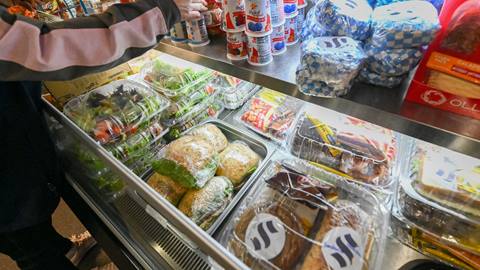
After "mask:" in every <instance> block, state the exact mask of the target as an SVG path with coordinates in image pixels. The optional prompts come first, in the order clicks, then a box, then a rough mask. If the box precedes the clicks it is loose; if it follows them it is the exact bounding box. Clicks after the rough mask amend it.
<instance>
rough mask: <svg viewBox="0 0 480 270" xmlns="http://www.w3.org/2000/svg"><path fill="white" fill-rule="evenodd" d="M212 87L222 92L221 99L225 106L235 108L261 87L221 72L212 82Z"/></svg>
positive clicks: (230, 108)
mask: <svg viewBox="0 0 480 270" xmlns="http://www.w3.org/2000/svg"><path fill="white" fill-rule="evenodd" d="M212 87H214V88H215V89H218V91H219V92H220V99H221V100H222V102H223V105H224V106H225V108H227V109H229V110H235V109H237V108H239V107H240V106H242V105H243V104H245V102H246V101H247V100H248V99H249V98H250V97H251V96H252V95H253V94H255V92H256V91H258V90H259V89H260V86H258V85H256V84H253V83H251V82H247V81H244V80H240V79H238V78H235V77H232V76H228V75H224V74H219V75H218V76H217V78H216V79H215V80H214V81H213V82H212Z"/></svg>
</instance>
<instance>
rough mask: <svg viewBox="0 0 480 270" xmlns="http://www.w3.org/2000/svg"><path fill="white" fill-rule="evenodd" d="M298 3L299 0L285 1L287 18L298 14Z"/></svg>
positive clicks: (284, 7)
mask: <svg viewBox="0 0 480 270" xmlns="http://www.w3.org/2000/svg"><path fill="white" fill-rule="evenodd" d="M297 6H298V1H297V0H283V9H284V11H285V15H286V16H287V17H291V16H293V14H296V12H297Z"/></svg>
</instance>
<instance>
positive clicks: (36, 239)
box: [0, 219, 77, 270]
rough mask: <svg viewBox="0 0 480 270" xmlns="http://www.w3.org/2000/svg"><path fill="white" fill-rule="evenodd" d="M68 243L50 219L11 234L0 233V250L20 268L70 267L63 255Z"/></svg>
mask: <svg viewBox="0 0 480 270" xmlns="http://www.w3.org/2000/svg"><path fill="white" fill-rule="evenodd" d="M71 246H72V242H70V240H68V239H66V238H63V237H62V236H61V235H59V234H58V233H57V232H56V231H55V229H54V228H53V227H52V221H51V220H50V219H49V220H48V221H46V222H43V223H41V224H38V225H36V226H34V227H30V228H25V229H22V230H19V231H16V232H13V233H3V234H0V252H1V253H5V254H7V255H8V256H10V257H11V258H12V259H13V260H15V261H16V262H17V265H18V267H20V268H21V269H22V270H46V269H48V270H57V269H58V270H74V269H77V268H76V267H75V266H73V264H72V263H71V262H70V261H69V260H68V259H67V258H66V257H65V254H66V253H67V252H68V251H69V250H70V248H71Z"/></svg>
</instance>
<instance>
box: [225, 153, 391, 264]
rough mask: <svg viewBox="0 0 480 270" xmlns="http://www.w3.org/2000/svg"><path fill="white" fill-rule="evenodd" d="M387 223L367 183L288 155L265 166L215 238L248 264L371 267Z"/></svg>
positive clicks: (380, 253)
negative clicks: (365, 186)
mask: <svg viewBox="0 0 480 270" xmlns="http://www.w3.org/2000/svg"><path fill="white" fill-rule="evenodd" d="M305 169H306V170H307V172H305ZM387 221H388V215H387V211H386V209H385V208H384V207H383V206H382V205H381V204H380V203H379V202H378V201H377V199H376V197H375V196H374V195H373V194H372V193H370V192H369V191H368V190H367V189H365V188H362V187H361V186H358V185H355V184H353V183H350V182H348V181H345V180H343V179H342V178H341V177H338V176H336V175H333V174H330V173H329V172H327V171H324V170H321V169H318V168H313V167H310V165H309V164H308V163H306V162H305V161H302V160H299V159H295V158H293V157H289V158H287V159H275V160H274V161H272V162H270V163H269V164H268V165H267V166H266V168H265V170H264V171H263V172H262V175H261V176H260V177H259V179H257V180H256V184H255V186H253V187H252V189H251V190H250V192H249V193H248V194H247V195H246V196H245V197H244V199H243V200H242V201H241V202H240V203H239V206H238V207H237V209H236V210H235V212H233V213H232V214H231V216H230V217H229V219H228V220H227V221H226V222H225V223H224V224H225V225H224V226H223V228H222V229H221V230H220V231H219V233H218V235H217V236H216V239H217V240H219V242H220V243H221V244H222V245H223V246H225V247H226V248H227V249H228V250H229V251H230V252H232V253H233V254H234V255H236V256H237V257H238V258H239V259H241V260H242V261H243V262H244V263H245V264H246V265H247V266H249V267H250V268H252V269H322V270H323V269H325V270H329V269H377V268H378V266H379V263H381V260H382V257H383V246H384V242H385V238H386V231H387V226H388V222H387Z"/></svg>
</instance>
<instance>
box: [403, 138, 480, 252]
mask: <svg viewBox="0 0 480 270" xmlns="http://www.w3.org/2000/svg"><path fill="white" fill-rule="evenodd" d="M408 156H412V158H411V160H410V162H407V163H406V164H405V166H407V168H404V169H402V171H403V172H408V173H406V174H407V175H401V177H400V187H399V191H398V208H399V212H400V213H401V214H402V216H404V217H405V218H406V219H408V220H410V221H411V222H412V223H414V224H416V225H417V226H418V227H420V228H422V229H423V230H424V231H426V232H428V233H430V234H432V235H436V236H438V237H439V238H441V239H443V240H444V241H446V242H448V243H449V244H451V245H457V246H460V247H462V248H463V249H467V250H470V251H471V252H473V253H476V254H477V255H480V212H479V209H480V161H479V160H477V159H474V158H471V157H468V156H465V155H462V154H459V153H456V152H453V151H450V150H447V149H445V148H441V147H438V146H435V145H431V144H427V143H420V142H419V143H417V145H415V146H413V147H412V151H411V152H410V154H409V155H408ZM408 156H407V157H408Z"/></svg>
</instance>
